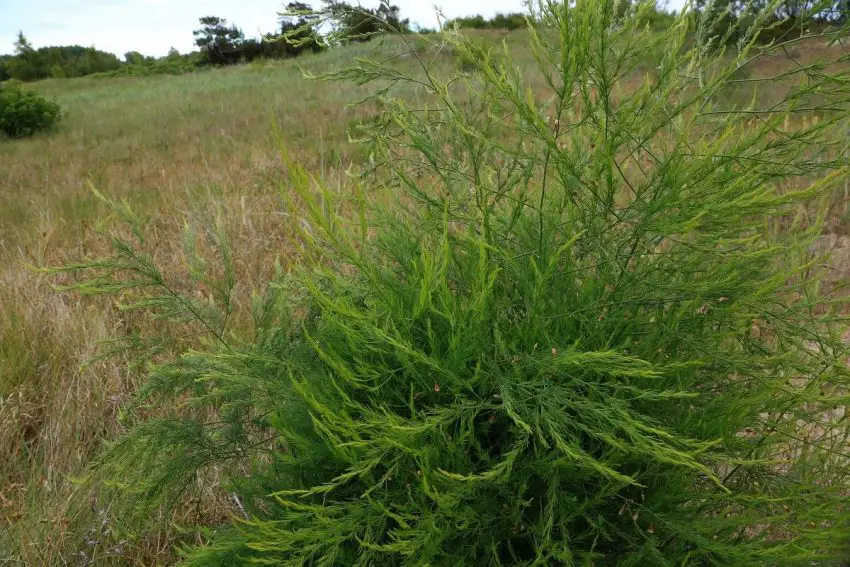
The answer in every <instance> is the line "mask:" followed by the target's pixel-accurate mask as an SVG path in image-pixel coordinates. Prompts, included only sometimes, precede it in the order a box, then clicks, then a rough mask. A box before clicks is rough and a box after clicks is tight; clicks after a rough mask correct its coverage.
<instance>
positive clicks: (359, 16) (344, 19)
mask: <svg viewBox="0 0 850 567" xmlns="http://www.w3.org/2000/svg"><path fill="white" fill-rule="evenodd" d="M324 1H325V7H326V10H327V11H328V12H330V14H331V19H332V21H333V23H334V26H335V27H336V31H337V34H338V37H339V38H340V39H341V40H342V41H368V40H369V39H371V38H372V37H373V36H375V35H377V34H379V33H383V32H389V33H405V32H409V31H410V20H408V19H407V18H402V17H401V10H400V9H399V7H398V6H395V5H392V4H390V3H389V1H388V0H381V4H380V6H378V8H377V9H374V10H373V9H370V8H363V7H359V6H358V7H356V8H355V7H353V6H352V5H351V4H348V3H347V2H339V1H337V0H324Z"/></svg>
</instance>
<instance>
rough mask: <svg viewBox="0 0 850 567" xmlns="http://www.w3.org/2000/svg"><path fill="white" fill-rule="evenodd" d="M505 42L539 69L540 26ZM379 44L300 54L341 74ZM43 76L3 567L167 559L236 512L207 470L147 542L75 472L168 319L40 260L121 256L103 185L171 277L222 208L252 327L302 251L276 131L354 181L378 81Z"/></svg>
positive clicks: (0, 331)
mask: <svg viewBox="0 0 850 567" xmlns="http://www.w3.org/2000/svg"><path fill="white" fill-rule="evenodd" d="M503 36H504V34H502V33H499V32H495V33H494V34H490V35H489V36H488V37H489V38H490V39H496V38H502V37H503ZM506 39H507V41H508V43H509V44H510V45H511V46H512V49H513V51H514V52H515V54H516V55H517V58H518V60H519V62H520V63H523V62H524V63H529V64H530V62H531V61H532V57H531V55H530V53H529V52H528V50H527V49H525V48H524V47H523V45H524V39H525V38H524V34H523V33H522V32H516V33H514V34H511V35H509V36H507V38H506ZM371 49H376V48H375V47H374V46H368V45H360V46H355V47H351V48H347V49H345V50H338V51H335V52H332V53H329V54H324V55H318V56H308V57H306V58H304V59H301V60H299V61H298V63H300V64H303V65H305V66H306V67H307V68H308V69H310V70H313V71H316V72H319V71H323V70H330V69H334V68H337V67H339V66H340V65H342V64H345V63H347V62H349V61H350V58H351V57H353V56H358V55H365V54H366V53H367V52H369V51H370V50H371ZM380 49H383V50H384V51H385V52H387V53H391V52H393V50H394V47H393V46H389V47H384V48H380ZM797 55H798V56H799V57H802V58H805V57H806V53H805V52H803V53H797ZM774 63H775V62H773V61H772V62H771V65H773V64H774ZM456 64H457V62H456V61H455V59H454V58H453V57H452V56H451V55H448V54H446V55H445V56H443V58H442V59H441V60H440V65H442V66H443V67H445V69H446V70H448V69H450V68H453V67H454V66H455V65H456ZM529 66H530V65H529ZM765 72H766V73H770V72H774V71H773V69H772V68H771V69H765ZM36 88H37V89H38V90H39V91H41V92H42V93H44V94H47V95H49V96H51V97H53V98H55V99H56V100H57V101H58V102H59V103H60V104H61V106H62V107H63V108H64V109H65V110H66V111H67V117H66V120H65V121H64V123H63V125H62V127H61V129H60V130H59V132H57V133H55V134H54V135H51V136H44V137H36V138H33V139H30V140H24V141H18V142H14V143H11V142H0V565H4V564H9V565H15V564H21V565H63V564H74V563H82V564H98V565H107V564H127V563H132V564H162V563H168V562H170V561H171V560H172V559H173V552H172V545H173V543H174V541H175V539H176V538H178V537H179V534H178V533H177V532H176V531H175V530H174V529H173V528H172V527H169V525H168V521H174V522H177V523H189V522H193V521H196V520H197V517H198V516H199V515H200V516H203V517H204V519H205V521H215V520H216V519H217V518H222V517H224V516H225V515H227V514H228V513H230V512H231V509H232V502H230V501H229V500H228V498H227V495H226V494H221V493H220V492H218V491H217V490H216V479H215V478H209V479H199V481H198V488H199V490H196V491H194V492H193V496H192V498H194V500H187V503H186V504H187V505H186V506H184V507H183V509H182V510H181V512H180V514H179V515H178V516H177V517H175V518H160V519H157V520H158V521H159V525H160V526H161V528H160V529H158V530H152V531H151V532H150V533H149V534H148V535H147V536H146V537H144V538H135V537H134V536H133V535H132V534H129V533H122V532H120V530H119V527H118V526H117V523H116V522H115V521H114V518H112V517H111V515H110V513H109V510H107V509H103V508H101V507H100V506H99V504H98V503H97V502H95V501H92V502H91V506H90V507H89V508H90V509H89V510H88V512H87V513H86V514H85V515H84V516H81V517H77V518H74V517H71V513H72V512H71V506H70V502H71V496H72V494H73V492H74V483H73V482H72V481H73V479H74V478H75V476H77V475H80V474H82V473H83V472H84V471H85V466H86V464H87V463H88V462H89V461H90V460H91V458H92V457H93V456H94V455H95V454H96V453H97V452H98V450H99V449H100V448H101V446H102V445H103V443H104V442H105V441H107V440H109V439H113V438H115V437H116V436H117V435H119V434H120V433H121V432H122V431H124V430H125V429H126V428H127V427H128V426H129V425H130V423H129V418H127V417H126V415H125V413H124V412H123V411H122V409H121V408H122V407H124V406H125V405H126V404H127V403H128V401H129V400H130V399H131V398H132V397H133V394H134V392H135V391H136V389H137V386H138V385H139V383H140V381H141V373H142V370H141V369H139V368H136V367H134V366H133V365H132V364H131V361H132V356H131V355H130V354H126V355H118V356H114V357H111V358H108V359H105V360H100V361H98V362H96V363H93V364H86V361H87V360H89V359H91V357H92V356H93V355H94V354H96V353H97V352H98V349H99V344H100V343H101V342H102V341H104V340H107V339H110V338H114V337H117V336H127V335H129V334H135V333H139V334H142V335H145V334H151V333H154V332H156V331H158V330H159V329H157V328H156V325H157V323H155V322H152V321H150V320H147V319H145V318H144V317H141V316H139V315H130V314H127V313H126V312H122V311H120V310H119V309H117V306H116V305H115V304H114V302H112V301H110V300H104V299H86V298H79V297H74V296H69V295H61V294H57V293H56V292H54V291H53V290H52V288H51V287H50V286H49V283H48V281H47V280H46V279H45V277H44V276H42V275H40V274H38V273H36V272H34V271H32V270H31V269H28V267H27V266H28V265H59V264H62V263H66V262H69V261H73V260H76V259H79V258H80V257H81V256H88V255H96V254H98V253H104V252H106V250H105V242H104V241H103V239H102V238H101V237H99V236H98V235H97V233H96V232H95V228H114V227H115V223H114V222H113V220H112V219H110V218H108V217H104V216H103V215H104V209H103V207H101V206H100V205H98V204H97V201H96V200H95V199H94V198H92V196H91V193H90V189H89V185H90V184H91V185H93V186H95V187H97V188H98V189H99V190H100V191H102V192H103V193H105V194H107V195H110V196H112V197H119V198H126V199H128V200H129V201H130V202H131V203H132V204H133V207H134V208H135V209H136V210H138V211H139V212H140V213H141V214H142V215H143V216H144V217H145V218H146V219H147V222H148V226H149V230H148V234H149V238H150V239H149V241H148V246H149V250H150V252H151V253H152V254H153V255H154V257H155V258H156V260H157V262H158V263H159V264H160V265H161V266H163V268H164V271H165V272H168V273H180V265H181V263H182V251H181V250H182V249H181V238H182V236H181V235H182V232H183V228H184V223H189V224H194V225H197V226H203V225H204V224H208V223H209V222H210V219H211V218H212V217H213V216H214V215H215V211H217V210H218V211H222V212H223V218H224V222H225V223H226V227H227V231H228V233H229V234H230V235H231V239H232V242H233V251H234V260H235V263H236V268H237V271H238V281H239V286H240V287H239V288H238V291H237V317H236V322H235V324H234V326H233V332H234V333H235V334H240V333H242V332H246V331H248V330H249V328H250V318H249V317H248V316H247V311H248V304H249V301H250V297H251V295H252V293H255V292H260V291H262V289H263V287H264V285H265V283H266V282H267V281H268V279H269V276H270V274H271V272H272V271H273V269H274V266H275V265H276V264H278V263H279V264H281V265H283V266H285V265H286V264H287V263H288V262H290V261H291V260H292V259H293V257H297V253H298V246H297V243H296V241H295V240H294V239H293V236H294V230H293V228H294V227H292V226H291V222H292V221H291V219H289V218H288V217H286V216H285V215H283V214H281V213H280V211H281V210H283V208H282V207H280V206H279V201H280V199H281V192H282V193H283V194H285V193H286V191H287V188H286V186H285V182H284V181H283V179H284V175H283V171H282V167H283V166H282V161H281V159H280V155H279V143H278V140H277V138H276V135H275V127H276V128H277V131H278V132H279V135H280V138H281V140H280V141H281V142H282V143H283V144H284V145H285V146H286V147H287V148H288V149H289V150H290V152H291V154H292V157H293V158H294V159H296V160H297V161H299V162H301V163H303V164H305V165H306V166H307V168H308V169H309V170H310V171H312V172H313V173H314V174H316V175H319V176H322V177H323V178H324V179H325V181H326V182H328V181H329V182H330V184H331V185H333V186H336V187H338V188H339V190H340V191H345V190H346V188H347V184H348V181H347V176H346V171H347V170H348V168H349V167H350V166H351V165H356V164H357V163H358V162H359V161H360V160H361V159H362V156H361V155H360V149H359V148H358V147H357V146H354V145H351V144H348V143H347V131H348V129H349V127H350V126H351V125H352V124H353V123H354V122H355V121H356V120H358V119H363V118H369V116H368V109H359V110H358V109H353V108H350V107H347V106H346V103H348V102H350V101H352V100H354V99H355V98H357V96H358V94H362V93H360V92H358V90H357V89H356V88H355V87H352V86H348V85H343V84H330V85H329V84H326V83H316V82H312V81H309V80H306V79H304V78H303V77H302V75H301V72H300V71H299V69H298V68H297V66H296V65H295V64H294V63H292V62H283V63H266V64H257V65H247V66H241V67H238V68H230V69H223V70H217V71H209V72H204V73H198V74H194V75H186V76H179V77H173V76H158V77H150V78H121V79H109V80H104V79H74V80H56V81H45V82H43V83H40V84H38V85H37V86H36ZM199 291H200V290H199Z"/></svg>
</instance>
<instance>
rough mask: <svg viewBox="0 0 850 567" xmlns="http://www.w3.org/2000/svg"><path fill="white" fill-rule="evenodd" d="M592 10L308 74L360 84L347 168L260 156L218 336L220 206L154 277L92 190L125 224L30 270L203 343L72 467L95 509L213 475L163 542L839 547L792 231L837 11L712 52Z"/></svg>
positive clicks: (835, 385) (836, 78) (547, 556)
mask: <svg viewBox="0 0 850 567" xmlns="http://www.w3.org/2000/svg"><path fill="white" fill-rule="evenodd" d="M648 9H650V5H649V3H647V4H645V5H643V7H642V8H640V9H639V10H638V12H640V10H648ZM615 13H616V12H615V10H614V3H613V2H597V1H590V0H588V1H579V2H577V3H576V5H575V6H574V7H573V6H569V5H563V4H555V3H541V4H540V5H539V13H538V14H537V18H536V19H535V24H534V25H533V26H532V27H531V28H530V30H529V32H528V33H529V38H530V41H531V48H532V54H533V56H534V60H535V61H536V63H537V67H536V69H535V70H534V72H532V73H530V72H528V71H527V70H525V71H522V72H521V71H520V70H519V69H518V68H517V67H516V66H515V65H514V64H513V63H512V62H511V59H512V58H511V53H510V51H509V50H507V49H505V51H504V52H501V53H500V52H498V51H494V50H491V49H486V48H482V47H480V46H479V45H478V44H477V43H474V42H469V41H468V40H466V39H465V38H464V37H462V36H459V35H456V34H454V33H447V34H444V35H443V36H441V39H440V41H444V42H445V44H441V45H439V46H436V47H437V48H436V49H435V51H436V52H443V51H446V50H449V49H451V50H454V51H455V52H457V53H459V54H460V56H461V58H462V59H463V60H464V61H466V62H472V63H474V64H472V65H466V69H467V71H466V72H463V73H460V74H455V75H452V76H450V77H448V78H446V77H444V76H443V75H441V74H440V73H439V72H438V69H436V68H435V67H434V66H433V65H432V63H433V59H432V58H431V57H429V56H427V53H428V51H427V50H423V49H420V48H415V49H410V50H409V51H407V52H406V57H405V58H402V59H403V60H405V61H408V62H409V61H413V62H414V63H416V64H417V65H415V66H414V68H415V71H410V66H409V65H407V66H406V67H405V66H404V65H402V66H399V65H398V64H397V62H398V61H399V59H391V60H385V61H382V62H376V61H371V60H367V59H364V60H360V61H359V63H358V64H357V65H356V66H354V67H350V68H346V69H343V70H341V71H338V72H335V73H330V74H328V75H325V78H327V79H344V80H354V81H355V82H358V83H361V84H366V83H375V84H376V85H377V94H376V95H375V96H374V97H373V98H370V99H368V101H369V102H368V103H369V104H371V105H372V108H374V107H376V106H377V107H378V108H380V109H381V116H380V118H378V119H375V120H372V121H370V123H371V124H372V126H373V127H374V128H373V130H372V132H371V136H369V135H368V130H369V129H368V124H367V128H366V134H367V139H368V140H369V141H370V143H369V145H368V162H367V163H368V164H371V167H368V168H367V169H366V171H365V172H364V173H363V175H362V177H361V179H360V180H359V183H357V184H355V187H354V188H353V189H352V193H351V195H349V196H345V195H342V194H340V193H339V192H338V191H335V190H332V189H331V188H330V187H328V185H327V183H325V182H323V180H322V179H321V177H320V176H317V175H311V174H310V173H309V172H308V170H307V169H305V168H304V167H302V166H300V165H299V164H298V163H297V162H296V161H295V160H294V159H292V157H291V156H290V155H289V154H287V153H286V152H284V153H283V158H284V164H285V166H286V169H287V173H288V180H287V182H286V183H285V184H284V185H283V189H284V191H283V192H282V194H283V195H284V197H285V198H286V201H287V202H288V203H289V206H288V208H287V209H286V213H287V214H288V215H289V218H291V219H292V221H291V222H292V226H293V227H297V228H298V233H299V236H298V240H297V242H298V245H299V246H300V248H301V253H300V261H299V263H298V265H297V266H293V267H292V268H291V269H290V270H288V271H286V272H283V273H280V274H279V275H278V276H277V277H276V278H275V279H274V280H273V283H272V285H271V286H270V287H269V289H268V291H267V293H265V294H263V295H262V296H256V297H255V299H254V302H253V304H254V307H253V311H252V312H253V320H252V323H251V324H250V325H244V326H243V328H250V329H251V331H252V332H251V335H250V336H249V337H248V338H247V339H246V338H245V336H244V335H243V334H240V333H233V332H231V331H230V330H229V329H230V327H229V324H230V323H229V321H230V317H231V314H232V312H233V307H232V306H233V297H234V295H235V294H236V292H237V289H238V277H237V276H236V275H235V273H236V271H235V269H234V267H233V249H234V248H232V247H231V246H229V245H228V244H227V238H225V233H226V230H224V222H223V220H222V218H223V217H222V216H221V215H218V216H212V217H211V219H213V220H211V221H210V222H209V223H208V224H206V225H203V224H202V225H201V230H200V231H198V232H192V231H190V232H188V234H187V238H186V239H185V246H184V252H183V254H182V257H183V258H184V260H185V274H184V275H183V276H181V277H178V274H177V273H176V272H175V271H174V269H173V267H168V269H167V270H166V269H163V268H162V267H160V265H159V263H158V262H157V259H156V258H155V256H154V255H152V254H151V253H150V252H149V251H148V244H147V243H146V236H145V234H146V232H147V231H148V230H149V227H148V226H146V223H145V222H144V221H143V220H141V219H140V218H139V217H138V216H136V215H135V214H134V213H133V212H132V210H131V209H130V208H129V207H128V206H127V205H125V204H120V203H116V202H112V201H109V200H108V199H107V202H108V203H109V204H110V206H111V208H112V209H113V210H114V211H115V212H116V213H117V214H119V215H120V216H121V217H122V218H123V219H124V220H125V221H126V223H127V225H128V226H129V228H130V229H131V233H130V234H127V235H124V236H121V235H118V236H114V237H111V238H110V239H109V243H110V246H111V252H110V254H108V255H106V256H102V257H100V258H97V259H94V260H88V261H84V262H81V263H75V264H71V265H67V266H65V267H63V268H57V269H54V270H50V272H51V273H54V274H70V275H71V277H72V278H77V279H76V280H72V281H70V282H66V285H65V286H64V288H63V289H66V290H74V291H78V292H82V293H84V294H88V295H102V294H106V295H114V294H118V295H119V297H122V298H123V301H124V302H125V305H126V307H127V310H128V311H129V312H141V313H143V314H147V315H153V316H155V317H157V318H165V319H167V320H172V321H174V322H175V323H174V324H177V325H178V326H181V325H189V326H190V327H192V328H193V329H195V332H196V333H197V335H198V336H199V337H202V338H200V339H199V342H198V343H196V346H197V347H199V348H194V349H192V350H188V351H186V352H185V353H184V354H182V355H181V356H179V357H175V358H171V359H167V358H166V359H165V360H164V361H162V362H160V363H159V364H155V365H153V366H152V367H151V369H150V372H149V374H148V379H147V384H146V386H145V387H144V388H143V390H142V391H143V398H142V400H143V401H144V402H145V403H151V402H152V401H154V400H157V401H159V402H160V403H162V402H163V401H165V404H166V406H165V407H167V404H168V403H169V402H170V403H171V404H172V407H171V410H170V411H169V410H166V411H165V414H164V415H162V414H161V415H160V416H158V417H148V416H145V414H144V407H145V406H143V408H142V413H141V414H140V415H139V422H138V425H136V426H135V427H133V428H132V429H131V430H130V431H129V432H128V433H127V435H125V436H124V437H123V438H122V439H120V440H119V441H118V442H117V443H116V444H114V445H112V446H111V447H110V448H109V450H108V451H106V452H105V453H103V454H102V455H101V456H100V457H99V458H98V460H97V464H96V466H95V467H94V469H93V472H92V476H91V478H90V481H91V483H92V485H91V486H92V487H93V488H94V490H95V491H96V492H95V493H96V494H97V495H98V498H101V499H105V500H104V501H105V502H109V504H108V506H109V507H110V510H111V511H112V513H113V514H116V517H119V518H121V520H122V523H123V524H124V527H125V529H134V528H133V526H136V525H140V526H143V525H144V523H145V520H146V519H149V518H150V517H151V514H152V513H153V512H155V511H160V512H162V511H163V510H164V511H166V513H169V511H170V510H173V509H174V505H175V503H176V502H179V501H180V499H181V498H183V497H185V492H186V490H187V488H189V487H192V486H194V485H196V484H197V483H198V482H199V480H200V481H203V480H204V479H210V478H213V477H215V478H222V479H223V481H222V482H223V486H224V487H225V490H224V492H226V493H227V494H228V495H229V497H230V498H231V500H232V501H233V503H234V505H233V512H234V518H233V519H232V521H230V522H225V523H223V524H221V525H218V524H216V525H212V526H210V527H209V528H210V529H208V530H206V531H205V532H204V537H203V543H202V544H201V545H197V546H194V547H185V548H184V549H183V551H184V555H185V560H186V563H187V564H189V565H234V564H241V563H251V562H259V563H266V564H283V565H312V564H323V565H367V564H379V565H413V564H417V565H421V564H434V565H444V564H451V563H457V564H487V565H504V564H517V565H573V564H583V565H667V564H669V565H674V564H701V565H777V564H781V565H796V564H800V565H803V564H805V565H811V564H813V563H815V564H831V563H836V562H837V561H839V560H841V559H842V558H846V557H847V555H848V553H850V535H848V534H850V525H848V520H850V513H849V512H848V510H847V507H846V502H845V500H844V497H845V495H846V492H847V489H848V478H847V474H848V460H847V457H848V446H847V444H848V442H847V437H848V433H850V430H848V427H847V425H846V420H845V418H844V407H845V405H846V401H847V381H848V371H847V366H846V361H847V355H848V352H847V346H846V345H844V344H843V342H842V340H841V333H842V332H843V330H844V329H843V324H844V323H845V319H844V317H843V316H842V309H843V305H844V299H845V298H844V296H843V295H842V294H841V290H840V289H836V288H835V287H834V286H825V285H823V283H822V282H823V280H824V276H825V272H826V270H827V268H826V267H824V266H825V260H826V258H822V257H820V256H818V255H817V253H816V252H815V249H816V246H815V244H816V243H817V241H818V238H819V236H820V234H821V233H822V231H823V226H824V221H825V219H826V218H827V216H828V215H829V214H830V209H829V206H830V204H831V203H832V202H834V197H833V195H834V193H835V192H836V191H839V190H840V189H841V188H843V187H844V183H845V180H846V179H847V175H848V169H847V164H846V158H845V155H846V151H847V139H846V136H845V135H844V134H845V132H846V128H847V111H848V106H850V105H848V103H850V84H848V80H847V79H848V77H847V71H846V70H845V67H844V66H843V65H842V64H843V63H846V59H847V54H846V52H845V51H844V50H843V48H842V47H841V45H840V44H839V43H837V41H838V39H839V38H840V37H841V32H842V31H843V30H831V29H827V30H824V31H822V32H818V33H817V34H816V35H812V36H803V37H793V38H785V39H783V40H781V41H779V42H777V43H774V44H771V45H768V46H766V47H757V44H756V40H757V35H758V33H759V32H760V29H761V28H760V22H759V21H758V20H757V21H756V22H755V23H754V24H753V26H752V28H750V30H749V31H748V32H747V33H746V34H745V35H744V39H743V40H741V41H740V42H739V43H738V45H737V47H736V48H735V50H734V51H731V52H730V51H724V50H723V49H718V48H717V43H716V41H717V40H716V38H711V37H708V36H706V35H705V34H700V33H697V35H696V37H697V39H698V41H691V40H690V38H691V36H690V34H689V32H690V31H691V28H690V26H691V25H692V23H693V20H692V19H690V18H689V17H686V16H683V17H681V18H679V19H678V20H677V22H676V24H675V25H673V26H672V27H670V28H669V29H668V30H666V31H665V32H663V33H661V34H643V33H640V32H641V29H640V26H639V24H638V23H637V22H639V21H641V18H640V13H638V14H631V15H629V16H627V17H626V18H624V19H620V18H617V17H615V16H614V14H615ZM700 25H701V26H703V28H704V29H713V27H714V26H713V22H707V21H702V22H700ZM801 29H804V28H801ZM804 43H808V44H814V45H815V46H816V48H817V49H818V56H817V57H816V58H815V59H814V60H812V61H809V62H808V63H806V64H802V63H799V62H798V61H797V60H796V59H795V58H794V57H793V56H790V55H789V57H791V59H792V60H793V61H794V62H795V63H799V64H797V65H795V66H793V67H792V68H791V69H790V70H789V71H787V72H783V73H779V74H774V75H770V76H763V77H762V76H759V75H758V74H755V75H747V76H743V75H742V74H743V73H744V71H748V70H749V69H756V68H757V64H758V62H759V61H760V60H762V59H766V58H770V57H772V56H773V55H774V54H776V53H786V54H787V53H788V52H789V49H791V48H793V47H794V46H797V45H800V44H804ZM647 54H652V56H653V57H654V59H653V60H652V65H651V67H649V66H647V65H646V57H647ZM636 70H639V71H640V74H637V73H636ZM530 77H531V78H530ZM742 77H743V78H742ZM742 81H743V82H746V83H747V84H750V85H754V86H755V88H754V89H753V92H757V91H758V90H761V89H764V90H765V91H767V94H766V97H767V98H766V99H765V98H764V97H760V96H753V97H752V98H751V99H750V101H747V102H744V101H743V100H730V99H729V97H728V92H729V89H730V88H732V87H734V86H736V85H739V84H741V82H742ZM397 93H402V94H403V95H404V96H399V95H398V94H397ZM411 93H414V94H413V97H412V99H411ZM416 93H418V94H416ZM764 100H767V101H768V102H767V103H765V104H764V105H763V101H764ZM376 188H378V189H380V190H378V191H376V190H375V189H376ZM388 189H389V190H391V191H392V192H393V193H392V194H394V195H395V199H394V202H392V203H388V202H387V199H386V194H387V193H386V191H387V190H388ZM215 219H218V220H215ZM204 248H205V249H206V250H207V252H208V255H207V256H206V257H207V258H208V259H206V260H205V259H204V257H205V255H204V254H203V249H204ZM175 279H176V280H177V281H180V282H183V284H182V285H176V284H174V283H172V282H174V281H175ZM149 344H150V343H149ZM152 344H154V345H156V344H158V343H156V342H154V343H152Z"/></svg>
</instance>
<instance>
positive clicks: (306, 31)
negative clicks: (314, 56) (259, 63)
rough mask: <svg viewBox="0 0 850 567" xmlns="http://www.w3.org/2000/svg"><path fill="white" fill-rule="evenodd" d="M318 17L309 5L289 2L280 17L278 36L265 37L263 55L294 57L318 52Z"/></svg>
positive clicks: (319, 43)
mask: <svg viewBox="0 0 850 567" xmlns="http://www.w3.org/2000/svg"><path fill="white" fill-rule="evenodd" d="M319 22H320V17H319V16H318V15H317V14H315V13H314V12H313V9H312V7H311V6H310V5H309V4H305V3H303V2H290V3H289V4H288V5H287V6H286V11H285V12H284V13H283V14H281V16H280V35H279V36H274V35H271V34H268V35H266V37H265V40H266V41H265V42H264V44H263V46H264V49H263V55H266V56H268V57H296V56H298V55H300V54H301V53H303V52H305V51H320V50H321V49H322V39H321V36H320V34H319V32H318V31H317V29H316V27H317V26H318V25H319Z"/></svg>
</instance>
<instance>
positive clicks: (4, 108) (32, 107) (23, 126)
mask: <svg viewBox="0 0 850 567" xmlns="http://www.w3.org/2000/svg"><path fill="white" fill-rule="evenodd" d="M60 118H61V111H60V108H59V105H58V104H56V103H55V102H51V101H49V100H47V99H45V98H44V97H41V96H39V95H37V94H36V93H34V92H32V91H28V90H25V89H22V88H20V87H19V86H17V85H13V84H4V85H2V86H0V133H1V134H3V135H5V136H7V137H9V138H23V137H26V136H32V135H33V134H35V133H36V132H41V131H43V130H48V129H50V128H52V127H54V126H55V125H56V123H57V122H58V121H59V119H60Z"/></svg>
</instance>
